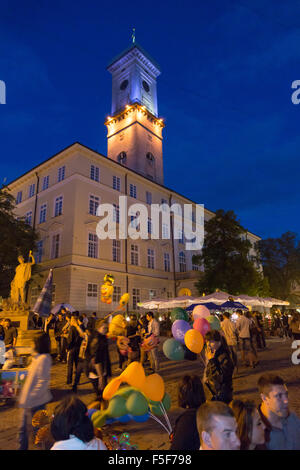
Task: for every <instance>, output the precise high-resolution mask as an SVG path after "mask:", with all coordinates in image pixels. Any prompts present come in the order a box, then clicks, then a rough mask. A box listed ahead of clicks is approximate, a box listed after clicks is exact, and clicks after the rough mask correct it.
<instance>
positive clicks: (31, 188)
mask: <svg viewBox="0 0 300 470" xmlns="http://www.w3.org/2000/svg"><path fill="white" fill-rule="evenodd" d="M34 193H35V183H32V184H31V185H30V186H29V192H28V197H32V196H34Z"/></svg>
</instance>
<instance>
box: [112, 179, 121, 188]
mask: <svg viewBox="0 0 300 470" xmlns="http://www.w3.org/2000/svg"><path fill="white" fill-rule="evenodd" d="M113 188H114V189H115V190H116V191H121V180H120V178H119V177H118V176H113Z"/></svg>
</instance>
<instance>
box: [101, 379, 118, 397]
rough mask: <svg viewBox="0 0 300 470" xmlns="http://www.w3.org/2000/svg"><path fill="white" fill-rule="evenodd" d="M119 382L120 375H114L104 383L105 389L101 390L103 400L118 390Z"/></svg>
mask: <svg viewBox="0 0 300 470" xmlns="http://www.w3.org/2000/svg"><path fill="white" fill-rule="evenodd" d="M121 382H122V379H121V378H120V377H116V378H115V379H112V380H111V381H110V382H109V384H107V385H106V387H105V389H104V390H103V398H104V400H110V399H111V398H112V397H113V396H114V394H115V393H116V392H117V391H118V389H119V387H120V385H121Z"/></svg>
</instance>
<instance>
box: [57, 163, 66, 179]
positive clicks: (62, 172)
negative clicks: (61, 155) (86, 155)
mask: <svg viewBox="0 0 300 470" xmlns="http://www.w3.org/2000/svg"><path fill="white" fill-rule="evenodd" d="M65 170H66V167H65V166H62V167H60V168H59V169H58V177H57V181H58V182H60V181H63V180H64V179H65Z"/></svg>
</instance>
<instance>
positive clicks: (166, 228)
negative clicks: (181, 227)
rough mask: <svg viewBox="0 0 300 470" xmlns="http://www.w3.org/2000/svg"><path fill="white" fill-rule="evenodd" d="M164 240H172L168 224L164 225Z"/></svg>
mask: <svg viewBox="0 0 300 470" xmlns="http://www.w3.org/2000/svg"><path fill="white" fill-rule="evenodd" d="M162 238H163V239H167V240H169V238H170V232H169V225H168V224H162Z"/></svg>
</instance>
